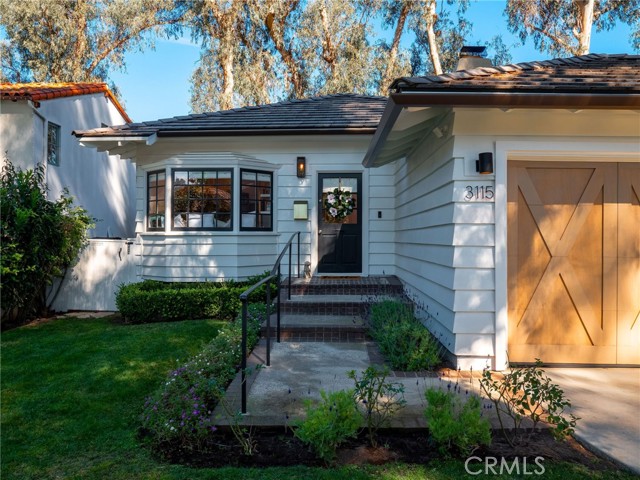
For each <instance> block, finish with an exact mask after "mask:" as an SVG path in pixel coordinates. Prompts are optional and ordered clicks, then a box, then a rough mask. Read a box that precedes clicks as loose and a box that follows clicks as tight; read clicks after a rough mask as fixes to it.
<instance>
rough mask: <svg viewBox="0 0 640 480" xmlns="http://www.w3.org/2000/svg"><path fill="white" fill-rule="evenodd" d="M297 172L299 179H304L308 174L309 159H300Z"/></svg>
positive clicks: (297, 163)
mask: <svg viewBox="0 0 640 480" xmlns="http://www.w3.org/2000/svg"><path fill="white" fill-rule="evenodd" d="M296 171H297V172H298V178H304V177H305V176H306V174H307V159H306V157H298V160H297V162H296Z"/></svg>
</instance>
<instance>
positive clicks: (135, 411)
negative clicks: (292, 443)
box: [0, 318, 634, 480]
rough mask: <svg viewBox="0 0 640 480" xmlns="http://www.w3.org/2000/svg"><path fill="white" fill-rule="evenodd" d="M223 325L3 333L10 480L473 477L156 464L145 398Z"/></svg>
mask: <svg viewBox="0 0 640 480" xmlns="http://www.w3.org/2000/svg"><path fill="white" fill-rule="evenodd" d="M220 325H221V323H220V322H216V321H210V320H197V321H185V322H171V323H156V324H148V325H119V324H114V323H112V322H110V320H109V319H97V320H78V319H69V318H65V319H58V320H53V321H49V322H44V323H41V324H38V325H32V326H26V327H22V328H19V329H16V330H12V331H9V332H6V333H3V335H2V342H1V352H2V364H1V372H0V373H1V375H2V376H1V385H2V404H1V414H2V419H1V427H2V432H1V436H0V442H1V443H0V446H1V472H0V473H1V477H2V479H3V480H9V479H20V480H23V479H25V480H28V479H48V478H51V479H53V478H64V479H94V478H96V479H103V478H104V479H122V480H125V479H126V480H129V479H133V480H135V479H168V480H169V479H170V480H186V479H194V480H198V479H225V480H226V479H229V480H234V479H238V480H240V479H243V480H244V479H267V480H268V479H273V480H275V479H282V478H287V479H323V480H324V479H326V480H333V479H337V480H340V479H344V480H364V479H367V480H369V479H383V480H396V479H398V480H399V479H403V480H413V479H416V480H418V479H420V480H423V479H426V480H440V479H443V480H444V479H457V478H464V477H465V472H464V464H463V462H462V461H448V462H438V463H435V464H433V465H426V466H425V465H402V464H397V465H386V466H379V467H342V468H336V469H322V468H306V467H292V468H269V469H241V468H222V469H195V468H189V467H185V466H178V465H168V464H165V463H162V462H160V461H158V460H157V459H155V458H153V457H152V456H151V455H150V453H149V451H148V450H146V449H144V448H142V447H141V446H140V445H139V443H138V441H137V440H136V428H137V424H138V422H137V417H138V415H139V413H140V411H141V408H142V405H143V403H144V398H145V397H146V396H147V395H148V394H150V393H151V392H152V391H153V390H155V389H156V388H157V387H158V385H159V384H160V383H161V382H162V381H163V380H164V378H165V376H166V374H167V372H168V371H169V370H170V369H172V368H173V367H175V366H176V362H177V359H186V357H188V356H189V355H192V354H194V353H196V352H197V351H198V350H199V349H200V348H201V347H202V345H203V344H204V343H205V342H207V341H209V340H210V339H211V338H212V337H213V336H214V335H215V334H216V332H217V330H218V328H219V326H220ZM258 448H259V445H258ZM531 477H532V476H531V475H529V476H528V478H531ZM468 478H478V477H470V476H469V477H468ZM495 478H509V477H508V476H504V477H495ZM544 478H557V479H562V480H567V479H571V478H576V479H577V478H594V479H599V478H602V479H605V478H607V479H608V478H634V477H632V476H627V475H623V474H619V475H615V476H614V475H612V473H611V472H607V473H606V474H603V475H597V474H593V473H591V472H587V471H585V470H583V469H582V468H581V467H577V466H572V465H567V464H555V465H551V464H549V465H547V472H546V473H545V476H544Z"/></svg>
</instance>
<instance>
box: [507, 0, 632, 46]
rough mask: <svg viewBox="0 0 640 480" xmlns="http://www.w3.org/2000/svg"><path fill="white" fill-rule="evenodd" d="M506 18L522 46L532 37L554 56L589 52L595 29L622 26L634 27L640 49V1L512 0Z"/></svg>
mask: <svg viewBox="0 0 640 480" xmlns="http://www.w3.org/2000/svg"><path fill="white" fill-rule="evenodd" d="M505 15H506V16H507V19H508V27H509V30H510V31H511V32H512V33H515V34H517V35H518V36H519V37H520V40H521V41H522V43H524V42H525V41H526V40H527V38H529V37H531V38H532V39H533V43H534V45H535V47H536V49H538V50H539V51H541V52H545V53H549V54H551V55H553V56H563V55H583V54H586V53H589V51H590V45H591V32H592V30H593V28H594V27H595V29H596V31H602V30H610V29H612V28H614V27H615V25H616V24H618V23H625V24H627V25H629V26H630V27H631V29H632V31H631V41H632V43H633V46H634V48H635V49H636V50H640V0H508V1H507V6H506V8H505Z"/></svg>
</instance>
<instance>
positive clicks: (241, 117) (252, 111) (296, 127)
mask: <svg viewBox="0 0 640 480" xmlns="http://www.w3.org/2000/svg"><path fill="white" fill-rule="evenodd" d="M386 103H387V99H386V97H373V96H365V95H355V94H340V95H327V96H322V97H314V98H308V99H303V100H291V101H286V102H279V103H273V104H270V105H259V106H251V107H244V108H235V109H233V110H223V111H220V112H213V113H200V114H194V115H186V116H182V117H173V118H166V119H162V120H156V121H152V122H142V123H129V124H126V125H121V126H115V127H110V128H97V129H94V130H85V131H76V132H74V134H75V135H76V136H78V137H147V136H151V135H153V134H157V135H158V137H178V136H216V135H296V134H307V133H312V134H321V133H332V134H354V133H355V134H360V133H366V134H372V133H374V132H375V129H376V127H377V126H378V123H379V122H380V118H381V116H382V112H383V111H384V108H385V105H386Z"/></svg>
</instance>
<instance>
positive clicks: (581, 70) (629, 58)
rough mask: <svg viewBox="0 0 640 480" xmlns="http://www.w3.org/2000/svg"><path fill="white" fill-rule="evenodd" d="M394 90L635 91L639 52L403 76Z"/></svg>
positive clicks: (638, 85) (639, 87) (638, 87)
mask: <svg viewBox="0 0 640 480" xmlns="http://www.w3.org/2000/svg"><path fill="white" fill-rule="evenodd" d="M391 90H392V91H393V92H397V93H399V92H411V91H416V92H427V91H442V90H446V91H451V92H453V91H457V92H504V91H506V90H519V91H524V92H529V93H536V92H541V93H598V94H606V93H616V94H620V93H638V92H640V55H627V54H589V55H583V56H579V57H572V58H558V59H554V60H544V61H537V62H525V63H517V64H511V65H503V66H496V67H480V68H476V69H473V70H463V71H459V72H453V73H445V74H443V75H437V76H426V77H402V78H398V79H397V80H395V81H394V82H393V84H392V85H391Z"/></svg>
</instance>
